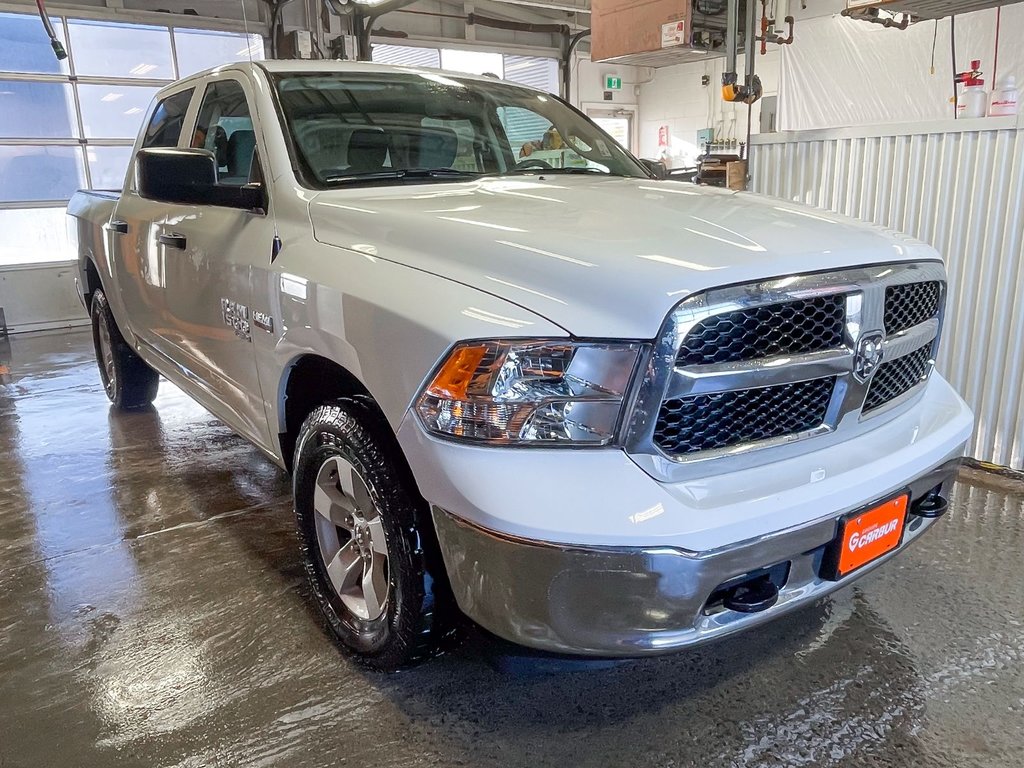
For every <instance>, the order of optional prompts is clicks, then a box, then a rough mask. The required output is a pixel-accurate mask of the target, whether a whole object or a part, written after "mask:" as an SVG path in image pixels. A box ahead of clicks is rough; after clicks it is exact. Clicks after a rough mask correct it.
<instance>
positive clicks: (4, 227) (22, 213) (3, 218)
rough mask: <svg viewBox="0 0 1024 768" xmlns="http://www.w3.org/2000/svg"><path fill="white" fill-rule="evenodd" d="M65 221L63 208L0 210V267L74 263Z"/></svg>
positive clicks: (76, 255)
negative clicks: (60, 262)
mask: <svg viewBox="0 0 1024 768" xmlns="http://www.w3.org/2000/svg"><path fill="white" fill-rule="evenodd" d="M66 219H67V212H66V211H65V210H64V209H63V208H30V209H27V210H24V209H22V210H6V211H4V210H0V232H3V233H4V236H3V237H2V238H0V266H9V265H11V264H33V263H37V262H42V261H72V260H74V259H76V258H77V257H78V254H76V253H75V251H74V249H73V248H72V246H71V241H70V240H69V239H68V229H67V224H66Z"/></svg>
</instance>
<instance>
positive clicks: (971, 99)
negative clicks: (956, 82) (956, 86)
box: [956, 79, 988, 119]
mask: <svg viewBox="0 0 1024 768" xmlns="http://www.w3.org/2000/svg"><path fill="white" fill-rule="evenodd" d="M956 111H957V114H958V115H959V116H960V118H961V119H966V118H971V117H984V116H985V115H987V114H988V91H986V90H985V81H984V80H976V79H972V80H968V81H967V87H966V88H964V92H963V93H961V94H960V99H959V101H958V102H957V108H956Z"/></svg>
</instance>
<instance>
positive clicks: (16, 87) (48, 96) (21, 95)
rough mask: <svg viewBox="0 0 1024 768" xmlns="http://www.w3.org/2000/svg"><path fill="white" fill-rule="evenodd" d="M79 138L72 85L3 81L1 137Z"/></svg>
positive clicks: (1, 92)
mask: <svg viewBox="0 0 1024 768" xmlns="http://www.w3.org/2000/svg"><path fill="white" fill-rule="evenodd" d="M77 136H78V126H77V125H76V124H75V105H74V99H73V97H72V94H71V86H70V85H64V84H62V83H32V82H23V81H19V80H0V138H5V139H71V138H76V137H77Z"/></svg>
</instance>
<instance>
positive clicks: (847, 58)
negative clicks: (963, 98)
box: [779, 4, 1024, 131]
mask: <svg viewBox="0 0 1024 768" xmlns="http://www.w3.org/2000/svg"><path fill="white" fill-rule="evenodd" d="M1001 27H1002V29H1001V33H1000V44H999V59H998V72H997V77H998V78H1001V77H1002V76H1003V75H1007V74H1015V75H1016V76H1017V82H1018V83H1020V82H1024V46H1021V45H1020V40H1021V38H1024V4H1017V5H1010V6H1006V7H1004V8H1003V9H1002V24H1001ZM949 33H950V20H949V19H942V20H941V21H939V22H938V23H937V24H936V22H934V21H924V22H920V23H918V24H914V25H913V26H911V27H910V28H909V29H906V30H899V29H885V28H883V27H882V26H880V25H878V24H870V23H868V22H866V21H859V20H854V19H849V18H845V17H843V16H838V15H836V16H828V17H824V18H817V19H807V20H802V21H800V22H799V24H798V26H797V41H796V43H795V44H794V45H791V46H783V48H782V72H781V86H780V93H781V94H782V96H781V100H780V104H779V126H780V127H781V128H782V129H783V130H801V131H802V130H807V129H810V128H831V127H839V126H855V125H873V124H879V123H898V122H905V121H920V120H942V119H946V118H952V117H953V104H952V103H951V99H952V97H953V83H952V80H953V64H952V60H951V57H950V46H949V43H950V39H949ZM995 35H996V11H995V10H989V11H978V12H976V13H969V14H965V15H960V16H957V17H956V41H957V71H958V72H963V71H966V70H967V69H969V68H970V63H971V60H972V59H980V60H981V63H982V70H983V72H984V73H985V74H984V75H983V78H984V79H985V83H986V85H985V87H986V89H988V90H990V91H991V89H992V86H993V82H992V75H993V67H994V66H996V65H997V62H996V58H995ZM933 43H934V50H935V74H934V75H933V74H931V65H932V48H933Z"/></svg>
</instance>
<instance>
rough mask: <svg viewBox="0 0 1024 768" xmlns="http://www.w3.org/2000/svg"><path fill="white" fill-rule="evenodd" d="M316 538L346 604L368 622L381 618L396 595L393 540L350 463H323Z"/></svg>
mask: <svg viewBox="0 0 1024 768" xmlns="http://www.w3.org/2000/svg"><path fill="white" fill-rule="evenodd" d="M313 510H314V512H315V523H316V537H317V543H318V545H319V548H320V557H321V558H322V559H323V564H324V567H325V568H326V570H327V577H328V579H329V580H330V582H331V586H332V587H333V588H334V591H335V593H336V594H337V595H338V597H339V598H340V599H341V602H342V604H343V605H344V606H345V607H346V608H347V609H348V610H349V611H351V612H352V614H353V615H355V616H357V617H358V618H360V619H364V620H366V621H373V620H374V619H378V618H380V617H381V616H382V615H383V614H384V611H385V610H386V609H387V602H388V597H389V593H390V578H389V575H390V574H389V564H388V547H387V539H386V538H385V535H384V524H383V520H382V519H381V516H380V511H379V510H378V509H377V505H376V504H375V503H374V502H373V499H372V497H371V496H370V490H369V488H368V486H367V485H366V482H365V481H364V480H363V478H362V477H361V476H360V474H359V472H357V471H356V469H355V467H353V466H352V464H350V463H349V462H348V461H346V460H345V459H344V458H342V457H340V456H332V457H331V458H329V459H327V460H326V461H325V462H324V463H323V464H321V465H320V470H319V471H318V472H317V477H316V486H315V488H314V491H313Z"/></svg>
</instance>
